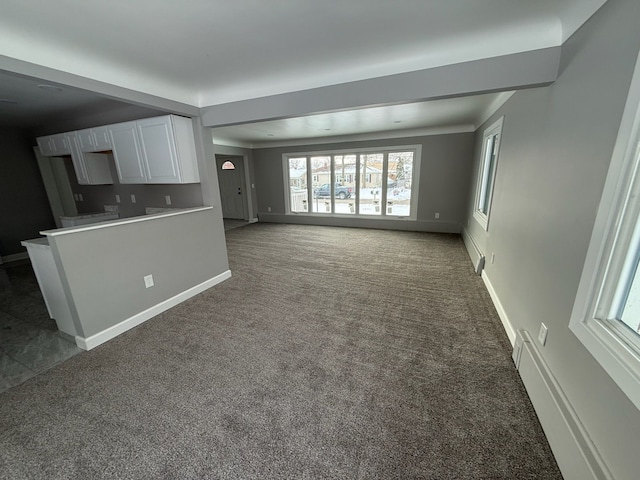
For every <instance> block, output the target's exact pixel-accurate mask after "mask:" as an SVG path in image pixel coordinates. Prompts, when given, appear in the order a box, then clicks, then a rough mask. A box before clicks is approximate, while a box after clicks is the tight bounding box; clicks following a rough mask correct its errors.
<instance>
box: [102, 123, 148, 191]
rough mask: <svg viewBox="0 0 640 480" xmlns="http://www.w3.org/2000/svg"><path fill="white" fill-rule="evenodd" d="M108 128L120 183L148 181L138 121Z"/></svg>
mask: <svg viewBox="0 0 640 480" xmlns="http://www.w3.org/2000/svg"><path fill="white" fill-rule="evenodd" d="M107 128H108V129H109V137H110V138H111V148H112V150H113V159H114V161H115V163H116V170H117V171H118V178H119V179H120V183H146V181H147V177H146V174H145V169H144V166H143V165H144V163H143V160H142V155H141V153H140V144H139V140H138V132H137V128H136V122H125V123H118V124H115V125H109V126H108V127H107Z"/></svg>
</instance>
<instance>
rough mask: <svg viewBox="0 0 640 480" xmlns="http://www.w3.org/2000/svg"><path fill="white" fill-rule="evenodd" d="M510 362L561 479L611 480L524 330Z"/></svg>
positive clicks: (609, 473) (594, 447) (558, 386)
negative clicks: (540, 426) (536, 418)
mask: <svg viewBox="0 0 640 480" xmlns="http://www.w3.org/2000/svg"><path fill="white" fill-rule="evenodd" d="M513 361H514V362H515V364H516V368H517V369H518V372H519V373H520V377H521V378H522V382H523V383H524V386H525V388H526V389H527V393H528V395H529V398H530V399H531V403H532V404H533V408H534V409H535V411H536V413H537V415H538V419H539V420H540V424H541V425H542V428H543V430H544V433H545V435H546V436H547V440H548V441H549V445H550V446H551V450H552V451H553V454H554V455H555V457H556V461H557V462H558V466H559V467H560V471H561V472H562V475H563V477H564V479H565V480H614V478H613V475H612V474H611V472H610V471H609V469H608V468H607V466H606V464H605V463H604V461H603V460H602V457H601V456H600V453H599V452H598V450H597V448H596V446H595V445H594V444H593V442H592V441H591V439H590V437H589V435H588V434H587V432H586V430H585V428H584V426H583V425H582V423H581V422H580V419H579V418H578V416H577V415H576V412H575V410H574V409H573V406H572V405H571V403H569V400H568V398H567V397H566V395H565V394H564V392H563V390H562V388H561V386H560V384H559V383H558V381H557V380H556V379H555V377H554V376H553V374H552V373H551V371H550V370H549V367H548V366H547V364H546V362H545V361H544V359H543V358H542V355H540V352H539V351H538V348H537V346H536V343H535V342H534V340H533V339H532V338H531V336H530V335H529V332H528V331H526V330H518V331H517V332H516V341H515V346H514V349H513Z"/></svg>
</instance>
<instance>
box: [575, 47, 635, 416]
mask: <svg viewBox="0 0 640 480" xmlns="http://www.w3.org/2000/svg"><path fill="white" fill-rule="evenodd" d="M639 215H640V55H639V56H638V62H637V63H636V67H635V72H634V75H633V79H632V81H631V87H630V88H629V94H628V96H627V102H626V105H625V109H624V113H623V116H622V121H621V123H620V128H619V130H618V137H617V140H616V144H615V147H614V150H613V153H612V157H611V163H610V165H609V171H608V174H607V178H606V181H605V185H604V189H603V193H602V197H601V199H600V205H599V207H598V212H597V215H596V220H595V223H594V227H593V231H592V235H591V240H590V243H589V249H588V251H587V256H586V258H585V264H584V268H583V271H582V276H581V278H580V283H579V286H578V292H577V294H576V298H575V302H574V306H573V310H572V313H571V319H570V321H569V329H570V330H571V331H572V332H573V333H574V335H575V336H576V337H577V338H578V339H579V340H580V342H581V343H582V344H583V345H584V346H585V348H586V349H587V350H588V351H589V352H590V353H591V355H592V356H593V357H594V358H595V360H596V361H597V362H598V363H599V364H600V366H601V367H602V368H603V369H604V370H605V371H606V372H607V374H608V375H609V376H610V377H611V378H612V379H613V380H614V382H615V383H616V384H617V385H618V386H619V387H620V388H621V389H622V391H623V392H624V393H625V394H626V395H627V397H628V398H629V399H630V400H631V402H632V403H633V404H634V405H635V406H636V408H638V409H639V410H640V337H638V336H637V335H636V334H634V333H633V332H632V331H631V330H630V329H629V328H628V327H627V326H626V325H624V324H623V322H622V321H620V320H618V319H617V318H616V317H619V316H620V314H621V302H622V301H623V300H625V299H626V294H624V293H623V292H624V291H625V290H626V288H627V287H628V286H629V285H630V284H631V282H633V280H634V278H635V275H636V274H639V275H640V272H636V271H635V269H634V268H631V264H632V263H633V260H634V259H633V257H634V256H635V255H630V254H635V253H637V249H638V248H639V247H640V217H639Z"/></svg>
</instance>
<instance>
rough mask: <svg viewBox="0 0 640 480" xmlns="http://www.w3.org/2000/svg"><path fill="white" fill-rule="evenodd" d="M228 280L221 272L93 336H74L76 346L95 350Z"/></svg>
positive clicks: (228, 275) (225, 273) (225, 274)
mask: <svg viewBox="0 0 640 480" xmlns="http://www.w3.org/2000/svg"><path fill="white" fill-rule="evenodd" d="M228 278H231V271H230V270H227V271H226V272H222V273H221V274H220V275H216V276H215V277H213V278H210V279H209V280H206V281H204V282H202V283H201V284H199V285H196V286H195V287H191V288H190V289H188V290H185V291H184V292H182V293H179V294H178V295H175V296H173V297H171V298H168V299H167V300H165V301H163V302H160V303H159V304H157V305H154V306H153V307H151V308H148V309H146V310H144V311H142V312H140V313H138V314H136V315H134V316H132V317H129V318H127V319H126V320H123V321H122V322H120V323H117V324H116V325H113V326H111V327H109V328H107V329H105V330H103V331H101V332H98V333H96V334H94V335H91V336H90V337H86V338H84V337H80V336H76V339H75V340H76V345H78V347H80V348H82V349H83V350H91V349H92V348H95V347H97V346H98V345H101V344H103V343H104V342H106V341H108V340H111V339H112V338H114V337H117V336H118V335H120V334H121V333H124V332H126V331H127V330H130V329H132V328H133V327H136V326H138V325H140V324H141V323H144V322H146V321H147V320H149V319H150V318H153V317H155V316H156V315H158V314H159V313H162V312H164V311H166V310H169V309H170V308H171V307H175V306H176V305H178V304H179V303H182V302H184V301H185V300H187V299H189V298H191V297H193V296H195V295H197V294H199V293H201V292H204V291H205V290H207V289H209V288H211V287H213V286H214V285H217V284H218V283H220V282H223V281H225V280H227V279H228Z"/></svg>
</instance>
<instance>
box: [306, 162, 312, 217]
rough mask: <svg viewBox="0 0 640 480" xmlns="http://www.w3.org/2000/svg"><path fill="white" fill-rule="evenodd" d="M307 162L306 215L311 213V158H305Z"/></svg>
mask: <svg viewBox="0 0 640 480" xmlns="http://www.w3.org/2000/svg"><path fill="white" fill-rule="evenodd" d="M305 159H306V162H307V213H313V172H312V171H311V157H305Z"/></svg>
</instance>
